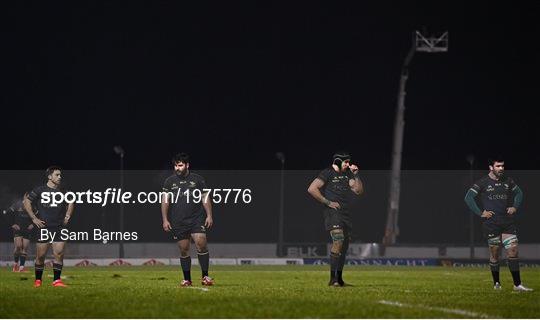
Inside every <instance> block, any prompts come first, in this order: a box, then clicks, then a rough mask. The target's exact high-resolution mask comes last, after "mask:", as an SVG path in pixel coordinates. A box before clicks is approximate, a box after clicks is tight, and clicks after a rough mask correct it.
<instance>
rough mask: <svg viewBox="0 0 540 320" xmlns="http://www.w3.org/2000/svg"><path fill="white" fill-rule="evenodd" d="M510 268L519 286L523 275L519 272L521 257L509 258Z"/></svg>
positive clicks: (516, 284)
mask: <svg viewBox="0 0 540 320" xmlns="http://www.w3.org/2000/svg"><path fill="white" fill-rule="evenodd" d="M508 269H510V273H511V274H512V279H513V280H514V285H515V286H519V285H520V284H521V276H520V274H519V259H518V258H508Z"/></svg>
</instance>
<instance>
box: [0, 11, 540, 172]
mask: <svg viewBox="0 0 540 320" xmlns="http://www.w3.org/2000/svg"><path fill="white" fill-rule="evenodd" d="M10 3H11V5H13V6H15V7H11V8H4V9H2V11H3V15H7V16H8V17H7V19H4V27H3V28H2V32H1V36H2V50H1V53H0V54H1V55H2V68H1V74H2V75H1V76H0V77H1V79H2V95H1V96H2V98H1V101H2V102H1V103H2V126H1V129H0V130H1V134H2V149H3V150H4V152H3V157H2V167H3V169H41V168H44V167H46V166H48V165H49V164H52V163H56V164H60V165H62V166H64V167H65V168H67V169H115V168H117V164H118V158H117V156H116V155H115V154H114V153H113V151H112V147H113V146H114V145H116V144H120V145H122V146H123V147H124V149H125V150H126V167H127V168H128V169H161V168H163V167H167V166H168V161H169V158H170V157H171V155H172V154H174V153H175V152H177V151H187V152H190V153H191V154H192V159H193V166H195V167H196V168H199V169H233V168H234V169H242V168H250V169H277V168H279V164H278V162H277V160H276V159H275V157H274V153H275V152H276V151H283V152H285V154H286V155H287V167H288V168H290V169H319V168H321V167H323V166H326V165H327V164H328V163H329V161H330V156H331V154H332V153H333V152H334V151H335V150H337V149H346V150H349V151H350V152H351V153H352V154H353V156H355V161H354V162H356V163H358V164H359V166H360V167H361V168H362V169H388V168H389V167H390V159H391V158H390V156H391V149H392V131H393V122H394V111H395V104H396V95H397V88H398V81H399V73H400V66H401V63H402V61H403V58H404V56H405V54H406V52H407V50H408V47H409V45H410V35H411V33H412V31H413V30H415V29H421V28H422V26H428V27H429V30H432V31H437V32H438V31H444V30H449V32H450V50H449V52H448V53H446V54H430V55H428V54H418V55H417V56H415V59H414V61H413V64H412V67H411V74H410V78H409V83H408V95H407V101H406V104H407V111H406V129H405V143H404V153H403V167H404V168H405V169H464V168H467V163H466V161H465V157H466V155H467V154H468V153H474V154H476V155H477V157H478V158H479V160H481V161H485V160H486V158H487V157H488V156H489V155H490V154H503V155H504V156H505V158H506V160H507V164H508V168H509V169H534V168H536V164H537V163H538V162H539V161H540V156H539V152H538V150H537V147H538V141H539V139H540V134H539V133H538V129H537V127H536V123H537V121H536V120H535V119H537V118H538V117H535V115H534V112H535V111H536V110H535V109H537V108H538V98H537V93H536V92H537V91H538V88H539V87H540V83H539V81H538V74H539V71H540V70H539V69H540V68H539V66H540V63H539V58H538V56H539V55H538V52H537V50H536V47H535V46H536V45H537V43H538V32H539V31H540V30H539V28H538V24H539V23H538V21H540V14H539V13H540V3H539V2H537V1H536V2H533V1H531V2H524V3H521V4H520V3H516V2H503V3H501V4H494V3H493V2H491V1H490V2H488V1H480V2H476V3H475V4H470V3H469V2H460V1H452V2H448V3H443V2H436V3H435V2H429V3H428V2H426V3H424V2H411V1H408V2H407V4H404V3H401V2H396V3H395V4H379V5H377V6H376V7H373V6H367V5H365V4H363V3H361V2H357V3H356V4H349V5H345V4H340V3H336V2H332V3H326V4H314V3H302V4H294V5H291V4H282V5H277V4H273V5H270V4H258V3H255V2H250V3H248V4H246V3H244V4H241V5H240V4H238V5H230V4H223V3H222V4H218V5H215V4H199V5H197V6H194V5H193V4H189V6H188V5H186V4H184V3H183V2H182V3H181V2H172V1H171V2H164V1H162V2H157V1H152V2H147V3H146V4H139V3H129V4H127V3H120V2H109V3H106V4H94V3H93V2H88V4H84V3H83V2H79V1H75V2H69V5H67V6H66V5H56V4H50V3H41V4H40V5H38V6H36V5H30V4H28V3H25V2H22V1H15V2H10Z"/></svg>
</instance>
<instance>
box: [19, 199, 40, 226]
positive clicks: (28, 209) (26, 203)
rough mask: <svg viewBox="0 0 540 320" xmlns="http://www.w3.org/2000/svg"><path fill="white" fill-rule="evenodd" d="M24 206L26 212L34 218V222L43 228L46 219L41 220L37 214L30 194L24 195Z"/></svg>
mask: <svg viewBox="0 0 540 320" xmlns="http://www.w3.org/2000/svg"><path fill="white" fill-rule="evenodd" d="M23 206H24V210H25V211H26V213H28V215H29V216H30V218H31V219H32V222H33V223H34V224H35V225H36V226H38V227H40V228H43V227H45V221H43V220H40V219H39V218H38V217H37V216H36V214H35V213H34V210H33V209H32V203H31V202H30V199H28V196H26V195H25V196H24V200H23Z"/></svg>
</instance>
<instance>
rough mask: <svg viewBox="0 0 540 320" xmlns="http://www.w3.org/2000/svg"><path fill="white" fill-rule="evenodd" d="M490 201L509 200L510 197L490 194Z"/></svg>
mask: <svg viewBox="0 0 540 320" xmlns="http://www.w3.org/2000/svg"><path fill="white" fill-rule="evenodd" d="M488 199H489V200H507V199H508V195H506V194H490V195H488Z"/></svg>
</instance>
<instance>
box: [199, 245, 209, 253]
mask: <svg viewBox="0 0 540 320" xmlns="http://www.w3.org/2000/svg"><path fill="white" fill-rule="evenodd" d="M196 246H197V252H199V253H200V252H207V251H208V246H207V245H206V243H201V244H197V245H196Z"/></svg>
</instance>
